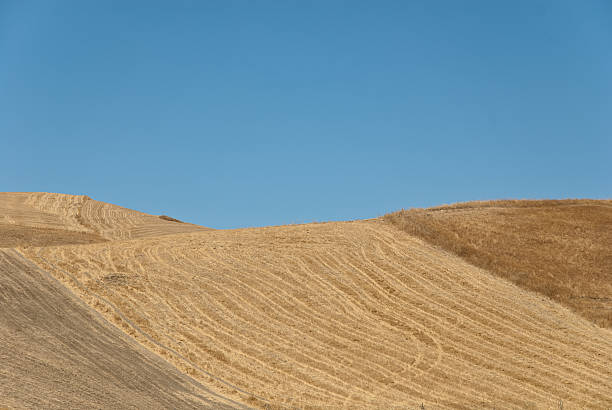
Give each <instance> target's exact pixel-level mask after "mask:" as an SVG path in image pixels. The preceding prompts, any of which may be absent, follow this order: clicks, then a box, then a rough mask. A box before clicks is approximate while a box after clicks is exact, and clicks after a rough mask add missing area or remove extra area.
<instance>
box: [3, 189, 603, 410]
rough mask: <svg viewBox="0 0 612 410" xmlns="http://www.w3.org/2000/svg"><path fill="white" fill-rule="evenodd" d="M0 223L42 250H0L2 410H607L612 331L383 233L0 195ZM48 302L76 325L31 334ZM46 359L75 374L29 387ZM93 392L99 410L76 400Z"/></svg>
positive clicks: (377, 227) (412, 239) (386, 226)
mask: <svg viewBox="0 0 612 410" xmlns="http://www.w3.org/2000/svg"><path fill="white" fill-rule="evenodd" d="M0 211H1V212H2V214H0V216H2V215H4V222H3V223H2V224H0V235H3V236H5V237H6V238H9V237H11V238H15V237H17V236H19V235H17V234H16V233H15V232H17V231H19V230H20V229H22V228H23V230H24V231H27V230H32V229H44V230H48V229H51V230H56V231H54V232H56V233H57V234H52V235H50V236H49V237H50V238H53V240H49V242H48V243H42V242H44V241H43V240H40V239H35V238H40V237H41V236H40V235H38V234H31V235H30V234H23V235H22V236H21V237H19V238H17V239H19V240H17V239H14V240H12V242H11V241H10V240H8V239H7V240H5V242H4V243H5V245H0V246H4V249H1V250H0V252H1V254H0V256H2V258H3V259H2V262H0V266H1V267H2V275H3V278H9V279H10V280H5V279H3V282H0V284H1V286H2V287H1V288H0V289H1V292H2V293H1V294H2V295H6V296H4V298H3V299H2V300H3V302H4V303H5V304H6V306H11V309H12V310H3V315H2V320H3V321H2V322H1V323H0V340H2V341H3V343H2V344H0V355H1V356H2V357H12V360H9V361H8V362H7V361H0V397H3V398H4V399H2V400H4V402H2V401H0V404H5V405H9V406H10V405H14V406H17V407H19V406H21V405H31V406H32V405H37V404H40V403H54V402H55V401H54V400H62V398H68V399H70V398H71V399H72V400H73V401H72V402H73V403H76V406H79V402H78V401H77V400H79V399H80V398H81V397H83V396H85V397H88V400H90V401H89V402H88V403H98V404H96V406H98V407H114V406H111V405H110V404H111V403H123V404H124V406H123V407H129V403H139V400H144V399H147V400H149V402H148V403H159V404H158V406H160V407H176V408H180V407H194V406H201V407H205V406H212V407H215V406H232V407H236V406H239V405H245V406H249V407H270V408H293V407H295V408H342V407H344V408H385V409H386V408H417V407H418V406H420V405H421V404H422V405H424V407H425V408H475V407H486V408H492V407H495V408H527V407H529V408H558V406H559V403H560V402H562V403H563V405H564V406H565V408H609V407H610V406H611V405H612V332H611V331H610V330H609V329H607V328H602V327H600V326H598V325H597V324H595V323H594V322H592V321H589V320H587V319H586V318H585V317H583V316H580V315H578V314H576V313H575V312H573V311H572V310H570V309H569V308H568V307H566V306H564V305H562V304H560V303H557V302H556V301H554V300H551V299H550V298H549V297H547V296H545V295H544V294H542V293H538V292H535V291H533V289H529V288H527V287H525V286H517V285H516V284H514V283H512V282H511V281H509V280H507V278H504V277H501V276H500V274H499V273H498V272H490V271H489V270H485V269H483V268H482V267H478V266H475V265H473V264H471V263H468V260H465V259H462V258H461V257H460V256H459V255H456V254H454V253H453V252H450V251H449V250H447V249H444V247H441V246H440V245H441V244H440V243H435V242H433V244H431V243H429V242H427V241H425V240H424V239H423V238H422V236H421V235H416V234H415V233H413V232H411V233H412V234H409V233H408V232H406V230H407V229H406V226H407V224H404V225H402V226H400V225H399V224H398V220H391V219H389V218H380V219H373V220H364V221H353V222H334V223H321V224H305V225H292V226H279V227H266V228H255V229H238V230H210V229H207V228H203V227H198V226H195V225H190V224H182V223H178V222H174V221H172V220H167V219H166V218H163V219H162V218H159V217H156V216H153V215H147V214H143V213H139V212H136V211H131V210H128V209H125V208H120V207H116V206H113V205H109V204H104V203H101V202H97V201H93V200H91V199H89V198H88V197H73V196H66V195H58V194H37V193H31V194H0ZM538 217H540V216H537V215H536V216H534V218H538ZM491 218H492V219H495V218H493V217H491ZM485 223H486V222H483V224H485ZM491 223H493V222H491ZM398 226H399V227H400V228H404V230H402V229H398ZM9 228H10V232H12V233H11V234H10V235H9V234H6V235H4V234H3V232H4V231H3V229H5V230H6V231H7V232H8V231H9ZM585 229H586V227H585ZM60 232H61V233H62V234H61V235H60V234H59V233H60ZM28 235H30V236H29V238H32V240H33V241H34V242H32V243H30V244H25V245H24V243H23V241H24V240H27V238H28ZM62 235H63V236H62ZM74 235H76V236H74ZM81 235H84V236H81ZM24 238H25V239H24ZM62 238H63V239H62ZM36 240H38V242H36ZM19 241H21V242H19ZM58 242H61V243H58ZM461 256H465V255H461ZM597 260H599V259H597ZM576 266H580V262H577V265H576ZM520 285H522V284H520ZM30 289H32V290H30ZM50 289H52V292H53V294H54V295H55V296H53V297H55V298H59V299H58V300H61V301H62V302H61V306H63V308H62V309H64V310H65V311H66V312H65V313H59V312H58V313H57V314H56V315H55V316H57V317H56V319H54V320H60V319H62V318H71V317H79V316H80V317H81V318H83V319H79V320H77V319H74V320H72V319H70V320H69V319H66V320H67V321H68V322H69V323H70V327H69V328H68V327H67V326H68V325H67V324H66V325H65V326H66V330H63V329H64V327H63V326H64V325H61V326H47V327H46V328H45V327H44V326H43V324H45V323H48V322H49V320H50V319H49V318H47V316H48V314H47V313H45V312H49V311H51V312H55V311H54V309H55V308H54V306H56V305H57V304H56V303H51V302H46V301H47V300H49V298H50V296H48V294H49V292H51V290H50ZM28 292H30V293H28ZM32 309H33V310H32ZM4 312H6V313H4ZM45 314H47V316H45ZM49 314H50V313H49ZM37 318H39V319H37ZM91 318H95V320H92V319H91ZM51 323H53V322H51ZM32 328H35V329H38V328H41V329H42V330H40V331H33V330H31V329H32ZM58 329H60V330H58ZM25 332H34V333H41V334H42V335H43V336H41V337H40V338H39V339H36V338H29V337H26V336H24V334H25ZM45 332H47V333H45ZM46 335H49V336H46ZM96 335H104V337H97V336H96ZM96 337H97V339H99V340H98V343H102V344H104V343H106V344H104V346H102V345H99V344H98V345H97V344H96V343H94V341H93V339H94V338H96ZM80 338H83V340H85V341H86V342H83V343H80V344H79V343H76V342H72V340H81V339H80ZM65 340H66V341H65ZM105 341H108V342H105ZM13 346H20V347H19V348H18V349H17V351H18V352H23V353H21V354H19V355H15V354H14V353H12V352H14V351H15V349H16V348H15V347H13ZM119 347H121V349H122V350H121V355H122V356H120V355H119V353H115V352H114V351H113V350H112V349H111V348H117V349H118V348H119ZM37 349H45V350H44V351H42V353H41V354H40V355H38V356H33V357H31V358H30V357H28V358H27V359H26V358H25V357H27V356H26V354H27V352H30V351H38V350H37ZM22 357H24V358H23V360H22V359H21V358H22ZM46 357H52V358H53V359H52V360H55V361H57V362H58V363H60V362H61V363H64V364H62V365H59V364H58V365H56V366H55V368H56V371H57V369H59V368H66V369H71V370H69V371H71V372H73V373H62V376H63V377H64V378H63V379H62V378H60V377H58V376H56V375H55V374H56V373H54V372H53V371H47V372H45V369H47V370H49V368H45V369H41V367H40V365H39V363H40V362H41V361H42V362H44V361H43V359H42V358H46ZM44 363H46V362H44ZM98 364H99V366H101V367H103V368H104V369H105V370H100V368H99V367H97V366H98ZM27 366H30V367H27ZM122 366H123V367H122ZM24 369H25V370H24ZM105 371H106V372H107V373H105ZM50 374H51V375H52V376H49V375H50ZM106 374H117V375H132V374H133V375H138V376H139V378H137V377H136V378H134V379H133V378H131V377H128V376H125V377H123V378H115V379H111V378H109V377H105V375H106ZM45 375H47V376H45ZM79 375H83V376H79ZM74 379H78V383H76V381H75V382H74V383H71V382H70V380H74ZM53 383H54V384H53ZM164 383H167V384H164ZM24 384H26V385H28V386H31V388H28V389H24V388H20V387H19V386H22V385H24ZM7 386H8V387H7ZM92 386H98V396H96V395H94V394H93V393H91V394H89V395H87V394H83V395H80V394H79V393H80V392H83V391H85V392H90V391H91V389H92V388H93V387H92ZM158 386H161V387H159V388H158ZM154 392H157V393H156V394H158V395H157V396H156V395H155V394H154ZM99 396H103V397H102V398H100V397H99ZM104 400H108V401H106V402H105V401H104ZM141 403H142V405H141V406H139V407H142V406H145V407H148V406H147V405H146V404H145V402H144V401H142V402H141ZM83 407H87V406H83ZM118 407H122V406H118Z"/></svg>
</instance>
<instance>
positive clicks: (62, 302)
mask: <svg viewBox="0 0 612 410" xmlns="http://www.w3.org/2000/svg"><path fill="white" fill-rule="evenodd" d="M0 312H1V313H0V407H2V406H11V407H15V408H52V409H66V408H113V409H124V408H125V409H127V408H149V409H153V408H160V409H161V408H173V409H174V408H176V409H196V408H215V409H216V408H223V407H228V408H229V407H235V405H236V404H235V403H232V402H231V401H228V400H226V399H224V398H222V397H220V396H218V395H217V394H214V393H212V392H210V391H209V390H208V389H206V388H205V387H203V386H202V385H200V384H198V383H196V382H195V381H194V380H193V379H191V378H189V377H186V376H185V375H184V374H181V373H180V372H178V371H177V370H176V368H174V367H172V366H170V365H169V364H168V363H167V362H165V361H163V360H162V359H161V358H159V357H158V356H156V355H154V354H152V353H151V352H149V351H147V350H146V349H144V348H143V347H142V346H140V345H138V344H137V343H136V342H134V341H133V340H132V339H131V338H129V337H128V336H127V335H125V334H124V333H122V332H121V331H120V330H119V329H117V328H116V327H114V326H112V325H111V324H110V323H109V322H107V321H106V320H104V319H103V318H102V317H101V316H99V315H98V314H97V313H96V312H95V311H94V310H92V309H91V308H89V307H87V305H85V304H84V303H83V302H82V301H80V300H79V299H77V298H75V296H74V295H73V294H71V293H70V292H69V291H67V289H66V288H65V287H64V286H62V285H61V284H60V283H58V282H57V281H55V280H54V279H52V278H51V277H50V276H49V275H48V274H47V273H45V272H44V271H42V270H40V269H38V268H37V267H36V266H34V265H33V264H32V263H31V262H29V261H28V260H27V259H25V258H24V257H23V256H22V255H21V254H20V253H19V252H17V251H15V250H12V249H0Z"/></svg>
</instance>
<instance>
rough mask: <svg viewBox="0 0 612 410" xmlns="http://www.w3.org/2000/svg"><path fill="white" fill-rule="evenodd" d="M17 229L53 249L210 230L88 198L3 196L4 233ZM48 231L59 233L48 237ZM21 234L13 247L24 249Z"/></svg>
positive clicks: (0, 198) (0, 206)
mask: <svg viewBox="0 0 612 410" xmlns="http://www.w3.org/2000/svg"><path fill="white" fill-rule="evenodd" d="M170 219H171V218H170ZM15 227H18V228H19V230H20V231H21V232H24V233H23V234H22V235H27V238H28V239H30V240H32V241H36V240H37V238H38V242H36V243H35V245H33V246H44V245H47V244H49V245H51V244H54V242H63V243H86V242H98V241H101V240H113V239H130V238H142V237H148V236H159V235H167V234H174V233H181V232H195V231H203V230H209V229H210V228H205V227H202V226H198V225H192V224H188V223H181V222H173V221H169V220H168V219H167V217H165V218H164V217H160V216H155V215H149V214H146V213H143V212H138V211H134V210H131V209H127V208H122V207H120V206H116V205H112V204H107V203H105V202H100V201H95V200H93V199H91V198H89V197H88V196H85V195H64V194H50V193H46V192H0V232H2V233H3V234H4V235H3V236H4V237H5V238H8V237H9V236H8V231H9V229H13V230H15ZM26 228H28V229H32V228H36V229H38V230H41V232H33V233H29V231H28V230H27V229H26ZM44 230H55V232H54V233H53V234H52V235H44V232H42V231H44ZM58 231H67V232H66V233H62V232H58ZM19 234H20V232H17V233H15V234H14V235H16V236H17V239H15V240H14V241H13V245H12V246H23V243H24V241H23V238H19ZM43 235H44V236H45V237H49V242H48V243H44V242H42V241H40V237H41V236H43ZM53 237H55V239H53ZM2 242H4V245H3V244H2ZM33 243H34V242H33ZM56 244H60V243H56ZM0 246H4V247H7V246H10V243H9V240H8V239H5V240H4V241H2V240H1V239H0Z"/></svg>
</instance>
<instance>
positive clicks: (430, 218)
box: [384, 200, 612, 328]
mask: <svg viewBox="0 0 612 410" xmlns="http://www.w3.org/2000/svg"><path fill="white" fill-rule="evenodd" d="M384 220H385V221H387V222H390V223H392V224H393V225H395V226H397V227H398V228H400V229H402V230H403V231H405V232H407V233H409V234H411V235H414V236H417V237H419V238H421V239H424V240H426V241H427V242H429V243H433V244H435V245H438V246H440V247H441V248H443V249H445V250H448V251H450V252H453V253H454V254H456V255H459V256H461V257H463V258H464V259H465V260H466V261H468V262H469V263H471V264H473V265H476V266H479V267H481V268H484V269H487V270H488V271H490V272H492V273H495V274H496V275H499V276H501V277H503V278H505V279H507V280H510V281H512V282H513V283H516V284H517V285H519V286H520V287H522V288H524V289H529V290H534V291H536V292H538V293H541V294H544V295H546V296H548V297H549V298H551V299H553V300H555V301H557V302H559V303H561V304H563V305H565V306H568V307H569V308H571V309H572V310H573V311H575V312H577V313H579V314H580V315H582V316H584V317H586V318H587V319H589V320H591V321H593V322H595V323H597V324H598V325H600V326H603V327H608V328H612V201H593V200H566V201H480V202H468V203H460V204H454V205H450V206H441V207H436V208H430V209H411V210H407V211H400V212H396V213H393V214H390V215H386V216H385V218H384Z"/></svg>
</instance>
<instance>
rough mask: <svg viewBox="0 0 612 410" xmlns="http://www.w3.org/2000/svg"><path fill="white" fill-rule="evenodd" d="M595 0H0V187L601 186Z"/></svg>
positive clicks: (610, 13)
mask: <svg viewBox="0 0 612 410" xmlns="http://www.w3.org/2000/svg"><path fill="white" fill-rule="evenodd" d="M611 132H612V3H610V2H607V1H569V2H564V1H552V0H551V1H546V2H543V1H505V2H501V1H495V2H492V1H461V2H459V1H420V2H417V1H412V2H411V1H370V2H360V1H333V0H326V1H313V2H310V1H276V2H271V1H270V2H267V1H246V0H245V1H193V2H187V1H166V2H154V1H142V2H138V1H129V2H125V1H114V2H113V1H104V2H102V1H81V0H79V1H46V0H44V1H21V0H19V1H6V0H0V143H1V148H0V149H1V150H2V152H1V154H0V191H47V192H62V193H71V194H87V195H90V196H91V197H93V198H95V199H98V200H102V201H106V202H112V203H115V204H119V205H123V206H126V207H130V208H134V209H138V210H142V211H145V212H150V213H155V214H160V213H164V214H168V215H171V216H174V217H176V218H179V219H184V220H187V221H190V222H195V223H199V224H203V225H207V226H211V227H216V228H235V227H245V226H262V225H273V224H274V225H276V224H286V223H296V222H310V221H326V220H343V219H356V218H367V217H375V216H379V215H381V214H384V213H386V212H390V211H393V210H397V209H400V208H409V207H415V206H416V207H424V206H432V205H438V204H442V203H451V202H457V201H466V200H476V199H495V198H567V197H591V198H610V197H611V196H612V195H611V193H612V159H611V158H612V135H611Z"/></svg>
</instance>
